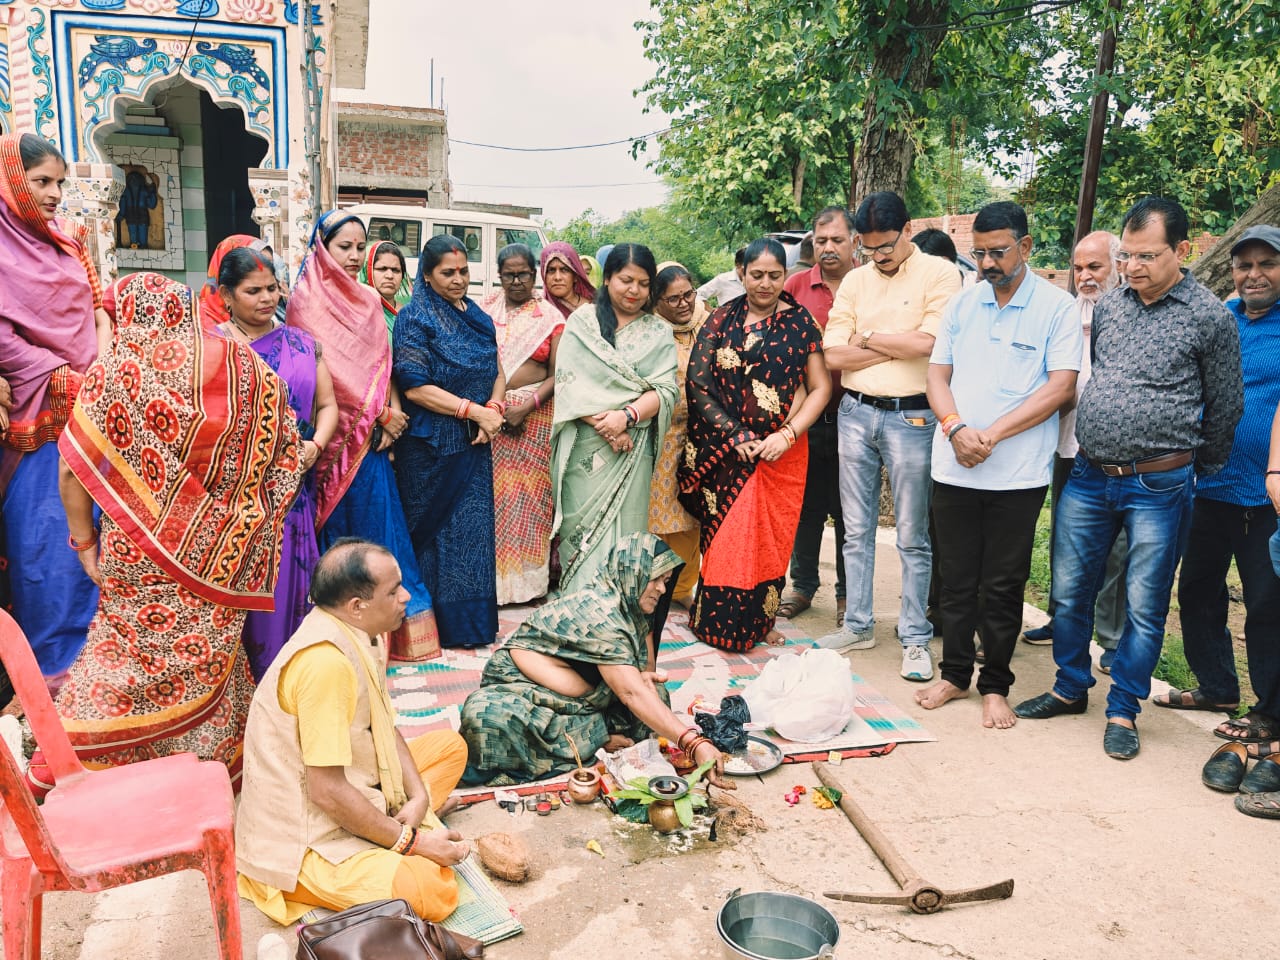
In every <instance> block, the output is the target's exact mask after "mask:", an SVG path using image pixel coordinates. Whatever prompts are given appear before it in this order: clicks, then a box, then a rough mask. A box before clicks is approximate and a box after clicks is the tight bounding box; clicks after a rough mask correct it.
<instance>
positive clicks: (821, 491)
mask: <svg viewBox="0 0 1280 960" xmlns="http://www.w3.org/2000/svg"><path fill="white" fill-rule="evenodd" d="M811 236H812V237H813V240H812V242H811V251H810V256H811V257H817V260H818V262H817V263H816V264H813V265H811V266H810V267H809V269H807V270H801V271H800V272H799V273H796V274H794V275H792V276H790V277H787V282H786V285H785V286H784V287H783V289H784V290H786V291H787V293H789V294H791V295H792V296H793V297H795V298H796V301H797V302H798V303H799V304H800V306H802V307H804V308H805V309H806V310H808V311H809V313H810V314H812V315H813V319H814V320H815V321H817V324H818V326H819V327H821V328H822V329H823V330H826V329H827V316H828V314H830V312H831V304H832V302H834V300H835V295H836V291H837V290H839V289H840V281H841V280H843V279H844V277H845V274H846V273H848V272H849V271H850V270H852V269H853V214H851V213H850V212H849V209H848V207H826V208H825V209H823V210H821V211H819V213H818V215H817V216H816V217H814V218H813V233H812V234H811ZM843 396H844V393H843V392H842V391H841V390H840V374H839V373H838V372H833V373H832V374H831V402H830V403H828V404H827V409H826V410H824V411H823V413H822V416H820V417H818V419H817V420H816V421H814V424H813V426H812V427H810V428H809V473H808V477H807V479H806V480H805V485H804V504H803V506H801V507H800V523H799V525H798V526H797V527H796V544H795V549H794V550H793V551H792V553H791V592H790V593H788V594H787V595H786V596H785V597H783V598H782V605H781V606H780V607H779V608H778V616H780V617H794V616H796V615H797V614H799V613H803V612H804V611H805V610H808V609H809V606H810V605H811V604H812V603H813V595H814V594H815V593H817V592H818V556H819V554H820V553H821V551H822V532H823V530H825V529H826V526H827V517H831V519H832V520H833V521H834V522H835V527H836V623H842V622H843V621H844V606H845V599H844V550H843V547H844V514H843V513H841V511H840V477H839V473H838V468H839V464H840V461H839V454H838V452H837V450H836V412H837V411H838V410H839V409H840V398H841V397H843Z"/></svg>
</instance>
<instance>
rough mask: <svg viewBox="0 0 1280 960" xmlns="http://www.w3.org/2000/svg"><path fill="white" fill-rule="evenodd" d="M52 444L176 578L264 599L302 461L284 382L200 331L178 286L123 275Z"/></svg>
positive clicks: (255, 602) (237, 598)
mask: <svg viewBox="0 0 1280 960" xmlns="http://www.w3.org/2000/svg"><path fill="white" fill-rule="evenodd" d="M58 452H59V453H61V454H62V458H63V459H64V460H65V461H66V463H67V466H68V467H69V468H70V469H71V472H72V473H73V474H75V476H76V478H77V479H78V480H79V481H80V483H81V484H83V485H84V488H85V489H86V490H87V491H88V492H89V495H90V496H91V497H93V499H94V501H95V502H96V503H97V504H98V506H100V507H101V508H102V511H103V512H104V513H105V514H107V515H108V516H109V517H110V518H111V519H112V520H113V521H114V522H115V523H116V525H117V526H118V527H119V528H120V530H121V531H122V532H123V533H124V535H125V536H126V537H128V538H129V540H130V541H131V543H132V545H133V546H134V547H136V548H137V549H138V550H139V551H141V552H142V553H143V554H145V555H146V556H147V557H148V558H149V559H150V560H151V561H152V562H153V563H155V564H156V566H158V567H159V568H160V569H161V570H162V571H163V572H164V573H165V574H166V575H168V576H170V577H173V579H174V580H175V581H177V583H178V584H179V585H180V586H182V587H184V588H186V589H187V590H189V591H191V592H192V593H193V594H195V595H196V596H198V597H200V598H201V599H203V600H207V601H208V602H210V603H216V604H219V605H221V606H226V607H236V608H238V609H241V610H271V609H273V608H274V605H275V600H274V596H273V594H274V591H275V583H276V576H277V573H278V571H279V567H280V541H281V534H282V529H283V525H284V521H285V517H286V515H287V514H288V512H289V508H290V507H291V506H292V504H293V499H294V495H295V493H296V491H297V488H298V483H299V482H300V481H301V478H302V474H303V470H302V464H301V460H300V458H299V440H298V430H297V426H296V424H295V419H294V415H293V411H292V410H291V409H290V408H289V396H288V389H287V387H286V386H285V383H284V381H282V380H281V379H280V378H279V377H277V376H276V375H275V374H274V373H272V372H271V370H270V369H269V368H268V367H267V366H266V364H264V363H262V362H261V361H260V360H259V359H258V357H257V354H255V353H254V352H253V350H252V348H250V347H248V346H246V345H244V344H242V343H240V342H239V341H237V340H232V339H230V338H229V337H216V336H205V335H203V334H202V332H201V331H200V328H199V325H198V324H197V322H196V320H195V313H194V310H193V307H192V295H191V291H190V290H188V289H187V288H186V287H184V286H182V285H181V284H179V283H176V282H175V281H173V280H169V279H167V278H166V277H162V276H160V275H159V274H154V273H142V274H135V275H134V276H132V277H130V278H129V279H128V280H127V281H126V282H125V284H124V287H123V290H121V291H120V292H119V299H118V304H117V309H116V321H115V338H114V341H113V344H112V350H111V355H110V356H109V357H103V358H102V359H100V360H99V361H98V362H96V363H94V364H93V366H91V367H90V368H89V372H88V374H87V376H86V377H85V381H84V387H83V389H82V390H81V391H80V398H79V400H77V401H76V406H75V411H74V413H73V414H72V417H71V421H70V422H69V423H68V424H67V428H66V430H65V431H64V432H63V434H62V438H61V439H60V440H59V441H58Z"/></svg>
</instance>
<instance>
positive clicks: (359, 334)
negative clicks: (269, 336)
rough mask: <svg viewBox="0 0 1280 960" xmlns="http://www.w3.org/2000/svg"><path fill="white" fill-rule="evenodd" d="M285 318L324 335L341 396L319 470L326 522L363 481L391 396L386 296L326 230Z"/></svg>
mask: <svg viewBox="0 0 1280 960" xmlns="http://www.w3.org/2000/svg"><path fill="white" fill-rule="evenodd" d="M285 322H286V323H288V325H289V326H291V327H297V328H298V329H299V330H305V331H306V332H307V333H309V334H311V335H312V336H313V337H315V338H316V341H317V342H318V343H319V344H320V347H321V349H322V351H323V354H324V361H325V363H326V364H327V365H328V367H329V373H330V375H331V376H332V377H333V391H334V394H335V395H336V397H337V400H338V429H337V431H336V432H335V433H334V435H333V438H332V439H331V440H330V441H329V445H328V446H327V447H325V450H324V452H323V453H321V454H320V459H319V461H317V463H316V465H315V467H314V468H313V474H314V476H315V478H316V527H317V528H320V527H323V526H324V524H325V521H326V520H328V519H329V514H331V513H333V508H334V507H336V506H337V505H338V501H340V500H341V499H342V497H343V494H345V493H346V492H347V489H348V488H349V487H350V486H351V481H352V480H354V479H355V475H356V471H357V470H359V469H360V464H361V462H362V461H363V460H364V457H365V454H366V453H368V452H369V437H370V434H372V433H373V427H374V424H375V422H376V421H377V419H378V415H379V414H380V413H382V410H383V408H384V407H386V405H387V400H388V399H389V397H390V396H391V342H390V341H389V340H388V339H387V324H386V321H385V320H384V319H383V315H382V300H381V299H380V298H379V296H378V294H377V293H375V292H374V290H373V289H372V288H371V287H366V286H365V285H364V284H362V283H359V282H357V281H356V280H355V278H353V277H352V276H351V275H350V274H348V273H347V272H346V271H345V270H343V269H342V268H341V267H340V266H338V263H337V261H336V260H334V259H333V257H332V256H331V255H330V253H329V251H328V250H326V249H325V246H324V242H323V240H322V239H321V238H320V237H318V236H317V237H315V238H313V241H312V247H311V252H310V254H308V256H307V261H306V263H305V264H303V268H302V273H301V274H300V275H299V276H298V282H297V283H296V284H295V285H294V287H293V292H292V294H291V295H290V297H289V305H288V307H287V308H286V313H285Z"/></svg>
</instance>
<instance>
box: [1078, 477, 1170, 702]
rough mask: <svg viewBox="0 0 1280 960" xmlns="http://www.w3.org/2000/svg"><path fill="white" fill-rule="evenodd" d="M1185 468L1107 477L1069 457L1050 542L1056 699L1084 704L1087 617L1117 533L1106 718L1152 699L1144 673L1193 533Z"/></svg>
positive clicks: (1089, 680) (1089, 677) (1156, 651)
mask: <svg viewBox="0 0 1280 960" xmlns="http://www.w3.org/2000/svg"><path fill="white" fill-rule="evenodd" d="M1194 477H1195V473H1194V468H1193V465H1192V464H1190V463H1188V464H1186V465H1185V466H1182V467H1177V468H1176V469H1173V470H1163V471H1160V472H1158V473H1143V474H1136V475H1134V476H1130V477H1108V476H1106V475H1105V474H1104V473H1103V472H1102V471H1101V470H1099V469H1098V468H1097V467H1095V466H1092V465H1091V464H1090V463H1089V461H1088V460H1086V459H1085V458H1084V456H1082V455H1077V456H1076V459H1075V463H1074V465H1073V466H1072V468H1071V476H1070V478H1069V479H1068V480H1067V485H1066V488H1065V489H1064V490H1063V492H1062V504H1061V506H1059V508H1058V511H1059V512H1058V517H1057V529H1056V532H1055V534H1054V542H1053V560H1054V563H1053V593H1054V596H1055V598H1056V599H1057V604H1058V607H1057V610H1056V611H1055V612H1054V617H1053V659H1054V661H1055V662H1056V663H1057V665H1058V675H1057V680H1056V681H1055V683H1054V685H1053V689H1054V692H1055V693H1057V694H1058V696H1060V697H1063V698H1064V699H1067V700H1078V699H1079V698H1080V697H1083V696H1084V695H1085V693H1086V692H1087V691H1088V689H1089V688H1090V687H1092V686H1093V685H1094V684H1095V683H1096V682H1097V680H1096V679H1095V678H1094V676H1093V669H1092V661H1091V659H1090V657H1089V641H1090V639H1091V638H1092V637H1093V611H1094V604H1095V602H1096V600H1097V596H1098V588H1099V586H1100V585H1101V583H1102V574H1103V570H1104V568H1105V566H1106V562H1107V554H1108V553H1109V552H1110V551H1111V545H1112V543H1113V542H1114V541H1115V539H1116V535H1117V534H1118V533H1119V531H1120V530H1122V529H1123V530H1124V532H1125V534H1126V535H1127V536H1128V538H1129V543H1128V549H1127V551H1126V554H1125V576H1126V580H1125V622H1124V630H1123V632H1122V633H1121V634H1120V645H1119V646H1118V647H1117V648H1116V658H1115V662H1114V663H1113V664H1112V666H1111V692H1110V693H1109V694H1107V716H1108V717H1123V718H1126V719H1129V720H1132V719H1134V718H1135V717H1137V715H1138V713H1139V712H1140V707H1139V706H1138V701H1139V700H1145V699H1146V698H1147V697H1148V696H1149V695H1150V693H1151V671H1152V670H1154V669H1155V667H1156V663H1157V662H1158V661H1159V659H1160V650H1161V648H1162V647H1163V646H1164V625H1165V618H1166V617H1167V616H1168V615H1169V596H1170V593H1171V591H1172V590H1173V577H1174V573H1175V572H1176V571H1177V569H1178V561H1179V560H1181V559H1182V552H1183V550H1184V549H1185V547H1186V542H1187V531H1188V530H1189V529H1190V526H1191V498H1192V494H1193V493H1194V490H1195V479H1194Z"/></svg>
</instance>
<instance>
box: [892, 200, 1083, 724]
mask: <svg viewBox="0 0 1280 960" xmlns="http://www.w3.org/2000/svg"><path fill="white" fill-rule="evenodd" d="M973 245H974V249H973V250H971V251H970V255H971V256H972V257H973V259H974V261H975V262H976V263H977V264H978V269H979V270H981V271H982V277H983V282H982V283H979V284H978V285H977V286H975V287H970V288H969V289H967V290H965V291H963V292H962V293H961V294H960V295H959V296H957V297H956V298H955V299H954V300H952V301H951V303H950V304H949V305H948V307H947V310H946V313H945V315H944V316H943V320H942V327H941V329H940V330H939V331H938V338H937V342H936V344H935V345H934V348H933V355H932V356H931V357H930V360H929V373H928V394H929V405H930V407H932V408H933V412H934V413H935V414H936V415H937V417H938V432H937V433H936V434H935V435H934V440H933V466H932V474H933V480H934V488H933V520H934V529H935V531H936V538H935V540H934V544H933V547H934V550H935V551H937V553H938V557H939V562H940V568H941V573H942V597H941V611H940V612H941V617H942V671H941V672H942V678H941V679H940V680H939V681H938V682H937V683H935V684H933V685H932V686H930V687H928V688H927V689H925V690H922V691H920V692H919V693H918V694H916V702H917V703H919V704H920V705H921V706H922V707H924V708H925V709H927V710H932V709H934V708H936V707H940V706H942V705H943V704H944V703H946V702H947V701H949V700H955V699H958V698H960V697H966V696H968V695H969V686H970V684H971V682H972V680H973V668H974V641H973V636H974V631H975V629H976V630H980V631H981V633H982V642H983V647H984V649H985V650H986V662H985V663H984V664H983V666H982V670H981V671H980V672H979V674H978V693H980V694H981V695H982V724H983V726H985V727H995V728H998V729H1007V728H1009V727H1012V726H1013V725H1014V723H1015V722H1017V718H1016V717H1015V716H1014V714H1013V711H1012V709H1011V708H1010V707H1009V701H1008V696H1009V688H1010V687H1011V686H1012V685H1013V672H1012V670H1010V668H1009V661H1010V659H1011V658H1012V656H1013V650H1014V647H1015V646H1016V644H1017V640H1018V634H1019V632H1020V631H1021V630H1022V594H1023V590H1024V589H1025V588H1026V584H1027V576H1028V575H1029V573H1030V571H1031V548H1032V545H1033V543H1034V542H1035V532H1036V518H1037V517H1038V516H1039V514H1040V507H1041V505H1042V504H1043V503H1044V495H1045V491H1046V490H1047V488H1048V486H1049V479H1050V472H1051V467H1052V464H1053V455H1054V450H1055V449H1056V448H1057V443H1058V410H1059V408H1061V407H1062V406H1064V405H1065V404H1069V403H1071V402H1072V400H1073V399H1074V398H1075V386H1076V374H1077V373H1078V372H1079V370H1080V358H1081V355H1082V352H1083V348H1084V344H1083V341H1082V339H1081V332H1080V323H1079V320H1078V318H1077V316H1076V309H1075V302H1074V301H1073V300H1072V299H1071V297H1069V296H1068V295H1067V294H1066V293H1065V292H1064V291H1062V290H1059V289H1058V288H1057V287H1055V286H1053V284H1051V283H1049V282H1048V281H1046V280H1042V279H1041V278H1040V277H1037V276H1036V275H1035V274H1034V273H1032V271H1031V267H1030V266H1029V265H1028V263H1027V258H1028V256H1029V255H1030V254H1031V237H1030V236H1028V234H1027V215H1026V213H1025V212H1024V211H1023V210H1022V208H1021V207H1019V206H1018V205H1017V204H1016V203H1010V202H1008V201H1002V202H999V203H992V204H988V205H987V206H985V207H983V208H982V209H981V210H980V211H979V212H978V216H977V218H976V219H975V220H974V222H973Z"/></svg>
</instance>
